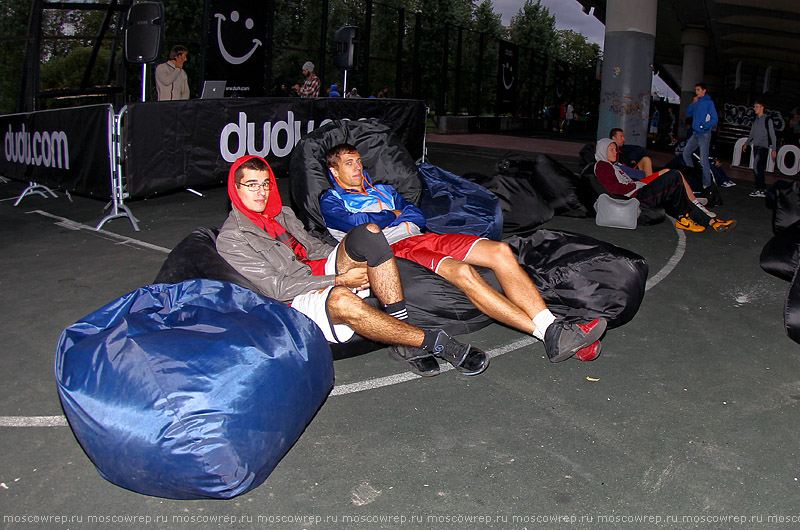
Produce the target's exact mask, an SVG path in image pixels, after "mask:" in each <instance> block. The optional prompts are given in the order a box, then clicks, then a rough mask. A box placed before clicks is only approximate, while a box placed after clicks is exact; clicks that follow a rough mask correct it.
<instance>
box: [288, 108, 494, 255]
mask: <svg viewBox="0 0 800 530" xmlns="http://www.w3.org/2000/svg"><path fill="white" fill-rule="evenodd" d="M344 142H346V143H350V144H353V145H354V146H355V147H356V148H357V149H358V151H359V153H360V154H361V156H362V161H363V164H364V168H365V169H366V170H367V172H368V173H369V175H370V177H371V178H372V181H373V183H374V184H389V185H391V186H392V187H393V188H394V189H395V190H397V192H398V193H400V195H402V196H403V197H404V198H405V199H406V200H407V201H409V202H410V203H412V204H415V205H417V206H419V208H420V209H421V210H422V211H423V213H424V214H425V216H426V219H427V220H428V227H427V228H428V230H430V231H431V232H436V233H439V234H444V233H461V234H472V235H478V236H482V237H488V238H490V239H500V236H501V232H502V213H501V211H500V206H499V203H498V201H497V198H496V197H495V196H493V195H492V194H491V193H490V192H489V191H488V190H486V189H485V188H482V187H480V186H476V185H475V184H473V183H470V182H469V181H467V180H464V179H462V178H461V177H458V176H457V175H454V174H452V173H449V172H447V171H444V170H443V169H441V168H437V167H436V166H433V165H431V164H422V165H421V166H420V167H419V168H417V166H416V165H415V164H414V161H413V160H412V159H411V155H409V154H408V152H407V151H406V149H405V147H404V146H403V144H402V142H400V140H399V139H398V138H397V136H396V135H395V134H394V132H393V131H392V130H391V129H389V128H388V127H386V126H383V125H381V124H380V123H378V122H377V121H366V122H363V121H334V122H331V123H329V124H327V125H324V126H322V127H320V128H318V129H316V130H314V131H313V132H311V133H309V134H308V135H306V136H305V137H303V139H302V140H300V142H298V144H297V145H296V146H295V148H294V151H292V159H291V162H290V165H289V170H290V174H291V182H290V191H291V196H292V201H293V204H294V205H295V213H296V214H297V216H298V218H300V220H302V221H303V223H304V224H305V226H306V229H308V230H309V231H310V232H311V233H313V234H314V235H316V236H317V237H319V238H320V239H323V240H328V239H327V235H325V234H327V231H326V230H325V224H324V220H323V219H322V213H321V212H320V206H319V198H320V196H321V195H322V194H323V193H324V192H325V191H326V190H328V189H329V188H331V187H332V186H331V183H330V180H329V178H328V168H327V167H326V166H325V153H327V151H328V150H329V149H330V148H331V147H333V146H335V145H338V144H340V143H344Z"/></svg>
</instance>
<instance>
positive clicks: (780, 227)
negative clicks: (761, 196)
mask: <svg viewBox="0 0 800 530" xmlns="http://www.w3.org/2000/svg"><path fill="white" fill-rule="evenodd" d="M799 190H800V187H798V185H797V183H793V184H792V185H791V186H787V185H784V186H779V187H777V188H775V193H776V196H775V213H774V216H773V225H772V229H773V231H774V232H775V235H774V236H773V237H772V239H770V240H769V241H767V244H766V245H764V248H763V249H762V250H761V256H760V258H759V263H760V265H761V268H762V269H764V271H765V272H767V273H769V274H772V275H773V276H777V277H778V278H780V279H782V280H786V281H788V282H791V285H790V286H789V291H788V292H787V294H786V301H785V303H784V308H783V322H784V326H785V329H786V334H787V335H788V336H789V338H791V339H792V340H793V341H795V342H797V343H798V344H800V275H799V274H798V272H797V271H798V270H799V269H800V213H799V212H800V193H799Z"/></svg>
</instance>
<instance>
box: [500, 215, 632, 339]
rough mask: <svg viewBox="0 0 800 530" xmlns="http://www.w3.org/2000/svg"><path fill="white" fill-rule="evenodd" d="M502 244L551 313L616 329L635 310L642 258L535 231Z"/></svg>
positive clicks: (584, 238)
mask: <svg viewBox="0 0 800 530" xmlns="http://www.w3.org/2000/svg"><path fill="white" fill-rule="evenodd" d="M506 242H507V243H508V244H509V245H510V246H511V248H512V249H513V250H514V253H515V254H516V255H517V259H518V261H519V263H520V265H521V266H522V267H523V269H525V271H526V272H527V273H528V275H529V276H530V277H531V278H532V279H533V282H534V284H535V285H536V287H538V289H539V292H540V293H541V294H542V298H544V301H545V302H546V303H547V306H548V307H549V308H550V310H551V311H552V312H553V313H554V314H556V315H558V316H561V317H564V318H565V319H567V320H570V321H581V320H591V319H594V318H596V317H605V318H606V319H607V320H608V326H609V328H615V327H619V326H622V325H623V324H626V323H627V322H629V321H630V320H631V319H632V318H633V317H634V315H636V312H637V311H638V310H639V306H640V305H641V303H642V300H643V299H644V293H645V284H646V282H647V272H648V266H647V261H646V260H645V259H644V258H643V257H642V256H640V255H638V254H636V253H634V252H631V251H629V250H625V249H623V248H620V247H617V246H615V245H612V244H610V243H605V242H603V241H599V240H597V239H594V238H591V237H588V236H584V235H580V234H573V233H570V232H564V231H556V230H538V231H536V232H535V233H534V234H533V235H531V236H529V237H526V238H522V237H519V236H514V237H511V238H509V239H507V240H506Z"/></svg>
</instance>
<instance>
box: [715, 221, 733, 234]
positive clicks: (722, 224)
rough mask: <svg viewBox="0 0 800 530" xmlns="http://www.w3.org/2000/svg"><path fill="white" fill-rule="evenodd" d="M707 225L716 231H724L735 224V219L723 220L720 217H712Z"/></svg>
mask: <svg viewBox="0 0 800 530" xmlns="http://www.w3.org/2000/svg"><path fill="white" fill-rule="evenodd" d="M709 226H711V228H713V229H714V230H715V231H716V232H724V231H726V230H730V229H731V228H733V227H734V226H736V221H735V220H733V219H730V220H728V221H723V220H722V219H713V220H712V221H711V224H710V225H709Z"/></svg>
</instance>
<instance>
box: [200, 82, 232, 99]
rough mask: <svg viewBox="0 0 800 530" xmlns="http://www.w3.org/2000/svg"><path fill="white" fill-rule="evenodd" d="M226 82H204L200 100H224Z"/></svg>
mask: <svg viewBox="0 0 800 530" xmlns="http://www.w3.org/2000/svg"><path fill="white" fill-rule="evenodd" d="M225 83H226V81H204V82H203V93H202V94H200V99H222V98H223V97H225Z"/></svg>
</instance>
